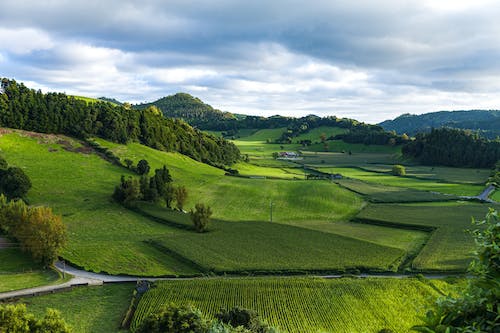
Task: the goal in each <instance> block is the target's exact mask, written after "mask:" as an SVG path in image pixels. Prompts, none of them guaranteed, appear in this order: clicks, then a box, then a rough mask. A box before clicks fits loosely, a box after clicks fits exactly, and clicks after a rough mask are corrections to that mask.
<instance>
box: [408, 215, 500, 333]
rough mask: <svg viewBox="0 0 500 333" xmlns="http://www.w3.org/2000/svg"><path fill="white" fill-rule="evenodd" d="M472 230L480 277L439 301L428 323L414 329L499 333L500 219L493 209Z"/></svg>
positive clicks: (428, 332)
mask: <svg viewBox="0 0 500 333" xmlns="http://www.w3.org/2000/svg"><path fill="white" fill-rule="evenodd" d="M473 225H475V226H476V227H477V228H476V229H475V230H473V231H472V232H471V233H472V235H473V237H474V240H475V243H476V252H475V258H474V260H473V261H472V263H471V266H470V268H469V271H470V272H471V273H472V274H474V275H475V276H476V278H475V279H470V280H469V283H468V285H467V287H466V288H465V289H464V290H462V291H461V293H460V294H459V296H458V297H451V296H448V297H446V298H440V299H438V300H437V301H436V304H435V306H434V308H433V309H431V310H429V311H428V312H427V314H426V316H425V317H423V319H424V325H419V326H414V327H413V328H412V329H413V330H415V331H419V332H426V333H440V332H443V333H444V332H450V333H452V332H453V333H454V332H464V333H465V332H498V330H499V328H500V316H499V315H498V313H499V311H500V308H499V302H498V300H499V299H500V249H499V246H498V244H500V220H499V218H498V212H497V211H495V210H493V209H491V208H490V211H489V212H488V214H486V218H485V219H484V220H482V221H475V220H474V219H473Z"/></svg>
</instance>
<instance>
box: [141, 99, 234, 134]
mask: <svg viewBox="0 0 500 333" xmlns="http://www.w3.org/2000/svg"><path fill="white" fill-rule="evenodd" d="M149 106H156V107H157V108H159V109H160V110H161V112H162V113H163V115H164V116H166V117H169V118H177V119H182V120H184V121H186V122H187V123H189V124H190V125H192V126H195V127H200V128H204V127H206V125H207V124H211V123H214V122H219V121H227V120H231V119H234V120H236V119H237V118H238V117H237V116H236V115H234V114H232V113H230V112H222V111H220V110H217V109H214V108H213V107H212V106H210V105H208V104H205V103H203V101H201V100H200V99H199V98H197V97H194V96H191V95H190V94H187V93H177V94H175V95H170V96H166V97H163V98H160V99H158V100H156V101H154V102H151V103H144V104H138V105H134V108H135V109H139V110H142V109H145V108H147V107H149Z"/></svg>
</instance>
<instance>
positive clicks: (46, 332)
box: [0, 304, 71, 333]
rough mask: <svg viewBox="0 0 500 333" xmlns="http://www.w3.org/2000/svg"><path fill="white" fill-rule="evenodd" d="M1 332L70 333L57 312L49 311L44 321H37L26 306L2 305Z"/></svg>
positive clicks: (0, 313)
mask: <svg viewBox="0 0 500 333" xmlns="http://www.w3.org/2000/svg"><path fill="white" fill-rule="evenodd" d="M0 332H16V333H70V332H71V328H70V327H69V326H68V324H66V322H65V321H64V319H63V318H62V317H61V314H60V312H59V311H57V310H53V309H47V312H46V313H45V316H44V317H43V318H42V319H36V318H35V316H33V315H32V314H31V313H28V311H27V310H26V305H24V304H13V305H0Z"/></svg>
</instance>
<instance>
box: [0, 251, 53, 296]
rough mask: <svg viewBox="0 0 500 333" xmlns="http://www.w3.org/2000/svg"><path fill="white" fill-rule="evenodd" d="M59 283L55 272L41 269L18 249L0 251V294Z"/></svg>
mask: <svg viewBox="0 0 500 333" xmlns="http://www.w3.org/2000/svg"><path fill="white" fill-rule="evenodd" d="M61 282H63V279H62V278H61V277H60V276H59V274H58V273H57V272H55V271H53V270H51V269H43V267H42V266H41V265H39V264H36V263H34V262H33V260H32V259H31V258H30V256H29V255H27V254H25V253H23V252H21V251H20V250H19V249H13V248H9V249H0V292H4V291H12V290H17V289H23V288H31V287H38V286H42V285H46V284H56V283H61Z"/></svg>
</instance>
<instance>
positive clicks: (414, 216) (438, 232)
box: [357, 202, 498, 271]
mask: <svg viewBox="0 0 500 333" xmlns="http://www.w3.org/2000/svg"><path fill="white" fill-rule="evenodd" d="M491 206H492V205H487V204H479V203H467V202H449V203H445V202H443V203H418V204H383V205H382V204H376V205H369V206H368V207H366V208H365V209H364V210H362V211H361V212H360V213H359V214H358V215H357V218H358V219H359V220H360V221H361V222H366V223H375V224H383V225H388V226H394V227H398V226H399V227H402V228H430V229H434V231H433V232H432V234H431V236H430V238H429V240H428V242H427V244H426V245H425V247H424V248H423V249H422V251H421V252H420V253H419V254H418V255H417V257H416V258H415V260H414V261H413V263H412V268H413V269H415V270H417V271H443V270H451V271H465V269H466V268H467V265H468V263H469V262H470V259H471V257H472V251H473V249H474V241H473V239H472V236H471V235H470V234H468V233H467V232H466V230H467V229H471V228H472V225H471V219H472V217H474V218H476V219H483V218H484V216H485V215H486V213H487V212H488V207H491ZM494 207H496V208H497V209H498V205H496V206H494Z"/></svg>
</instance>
